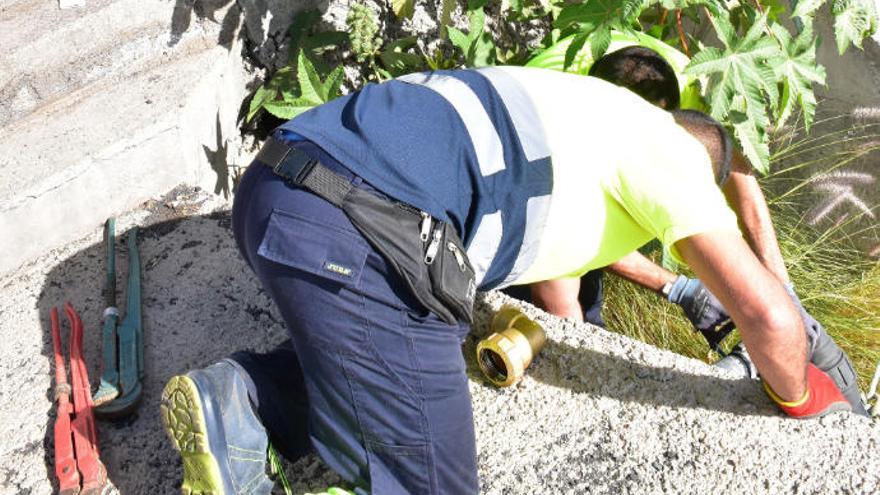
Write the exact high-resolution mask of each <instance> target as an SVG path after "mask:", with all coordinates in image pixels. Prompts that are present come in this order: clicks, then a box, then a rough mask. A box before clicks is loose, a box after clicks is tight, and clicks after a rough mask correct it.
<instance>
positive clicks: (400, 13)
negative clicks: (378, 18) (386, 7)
mask: <svg viewBox="0 0 880 495" xmlns="http://www.w3.org/2000/svg"><path fill="white" fill-rule="evenodd" d="M415 7H416V2H415V0H391V9H392V10H393V11H394V15H396V16H397V18H398V19H412V16H413V13H414V12H415Z"/></svg>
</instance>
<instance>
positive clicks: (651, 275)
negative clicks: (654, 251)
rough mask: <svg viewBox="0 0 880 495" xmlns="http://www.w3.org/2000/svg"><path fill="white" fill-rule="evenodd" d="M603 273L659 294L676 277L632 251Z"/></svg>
mask: <svg viewBox="0 0 880 495" xmlns="http://www.w3.org/2000/svg"><path fill="white" fill-rule="evenodd" d="M605 271H609V272H611V273H613V274H615V275H617V276H618V277H621V278H623V279H626V280H629V281H630V282H633V283H635V284H638V285H641V286H642V287H645V288H646V289H650V290H652V291H654V292H657V293H659V292H660V289H662V288H663V286H664V285H666V284H667V283H669V282H672V281H674V280H675V279H676V277H678V275H676V274H675V273H672V272H670V271H669V270H667V269H665V268H663V267H661V266H660V265H658V264H657V263H654V262H653V261H651V260H650V259H648V258H647V257H645V256H644V255H643V254H642V253H640V252H638V251H633V252H631V253H629V254H628V255H626V256H624V257H623V258H621V259H619V260H618V261H615V262H614V263H612V264H610V265H608V266H606V267H605ZM575 297H577V294H575Z"/></svg>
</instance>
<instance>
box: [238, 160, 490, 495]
mask: <svg viewBox="0 0 880 495" xmlns="http://www.w3.org/2000/svg"><path fill="white" fill-rule="evenodd" d="M308 144H309V143H304V144H303V146H300V147H302V148H303V149H306V150H307V151H308ZM324 158H325V160H323V161H324V162H325V165H327V166H328V167H330V168H331V169H334V170H335V171H337V172H339V173H342V174H343V175H344V176H346V177H347V178H348V179H350V180H351V182H352V183H353V184H354V185H356V186H357V187H364V188H369V189H372V188H371V186H369V185H368V184H366V183H364V182H363V181H362V180H361V179H360V178H359V177H357V176H354V175H353V174H352V173H351V172H349V171H347V169H344V168H342V167H341V166H340V165H339V164H338V163H327V161H328V160H326V157H324ZM331 162H332V161H331ZM372 190H373V191H375V189H372ZM376 192H377V191H376ZM377 193H378V192H377ZM232 218H233V222H232V223H233V230H234V233H235V238H236V241H237V243H238V246H239V249H240V250H241V253H242V255H243V256H244V258H245V260H246V261H247V262H248V264H249V265H250V267H251V268H252V269H253V271H254V272H255V273H256V275H257V277H258V278H259V280H260V282H261V283H262V285H263V287H264V288H265V290H266V291H267V292H268V294H269V296H270V297H271V298H272V300H273V301H274V302H275V304H276V305H277V307H278V310H279V312H280V314H281V316H282V317H283V319H284V321H285V323H286V325H287V327H288V329H289V332H290V342H288V343H287V344H286V345H283V346H281V347H280V348H278V349H277V350H275V351H274V352H271V353H269V354H254V353H249V352H239V353H237V354H236V355H234V356H233V358H234V359H235V360H236V361H237V362H239V363H240V364H241V365H242V367H243V368H244V369H245V370H246V372H247V374H248V375H249V378H250V382H251V383H250V392H251V396H252V400H253V401H254V403H255V404H256V409H257V413H258V414H259V416H260V418H261V420H262V422H263V424H264V425H265V427H266V429H267V431H268V432H269V435H270V438H271V440H272V441H273V443H274V444H275V445H276V446H278V447H279V450H280V451H281V452H282V454H285V455H286V456H289V457H293V458H295V457H298V456H300V455H302V454H304V453H306V452H308V451H310V450H311V449H314V450H315V451H317V453H318V454H319V455H320V456H321V458H322V459H323V460H324V461H325V462H326V463H327V464H328V465H329V466H330V467H331V468H332V469H333V470H335V471H336V472H338V473H339V474H340V475H341V476H342V477H343V478H344V479H345V480H347V481H348V482H350V483H351V484H352V486H353V487H354V488H355V491H356V492H357V493H358V494H366V493H373V494H377V495H396V494H420V495H421V494H444V495H448V494H452V495H455V494H474V493H477V492H478V491H479V487H478V482H477V467H476V446H475V439H474V425H473V412H472V407H471V399H470V394H469V392H468V380H467V376H466V374H465V363H464V359H463V356H462V351H461V343H462V341H463V340H464V337H465V335H466V333H467V331H468V330H469V327H468V326H467V325H464V324H462V325H449V324H446V323H445V322H443V321H442V320H440V319H439V318H437V316H436V315H434V314H433V313H429V312H428V311H427V310H426V309H425V308H424V307H423V306H421V305H420V304H419V303H418V301H417V300H416V299H415V298H414V297H413V296H412V294H411V293H410V292H409V291H408V290H407V289H406V288H405V286H404V284H403V282H402V280H401V279H400V278H399V277H398V276H397V274H396V273H395V272H394V271H393V270H392V269H391V267H390V265H389V264H387V263H386V261H385V260H384V259H383V258H382V256H381V255H380V254H379V253H378V252H377V251H376V250H375V249H373V248H372V247H371V246H370V245H369V243H368V242H367V241H366V240H365V239H364V238H363V237H362V236H361V235H360V233H358V231H357V230H356V229H355V227H354V226H353V225H352V224H351V222H350V221H349V220H348V218H347V217H346V216H345V214H344V213H343V212H342V210H340V209H339V208H337V207H336V206H334V205H332V204H331V203H329V202H327V201H325V200H324V199H322V198H320V197H319V196H317V195H315V194H313V193H312V192H310V191H308V190H305V189H302V188H299V187H296V186H292V185H290V184H288V183H287V182H285V181H284V180H283V179H282V178H280V177H278V176H276V175H275V174H274V173H273V172H272V170H271V169H270V168H268V167H266V166H264V165H262V164H260V163H254V164H252V165H251V166H250V167H249V168H248V170H247V171H246V172H245V174H244V177H243V178H242V181H241V184H240V186H239V190H238V192H237V194H236V198H235V204H234V207H233V215H232Z"/></svg>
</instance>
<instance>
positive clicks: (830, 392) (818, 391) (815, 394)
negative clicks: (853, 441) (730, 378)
mask: <svg viewBox="0 0 880 495" xmlns="http://www.w3.org/2000/svg"><path fill="white" fill-rule="evenodd" d="M764 390H765V391H766V392H767V395H769V396H770V399H772V400H773V402H775V403H776V405H777V406H779V408H780V409H782V412H784V413H785V414H787V415H788V416H790V417H792V418H798V419H808V418H816V417H819V416H824V415H826V414H828V413H832V412H835V411H851V410H852V408H851V407H850V405H849V402H848V401H847V400H846V397H844V396H843V394H841V393H840V390H838V389H837V386H836V385H834V381H832V380H831V378H829V377H828V375H826V374H825V372H823V371H822V370H820V369H819V368H817V367H816V365H814V364H812V363H810V364H809V365H807V391H806V393H805V394H804V397H803V398H801V399H800V400H798V401H795V402H785V401H784V400H782V399H781V398H780V397H779V396H778V395H776V393H775V392H773V390H772V389H771V388H770V385H767V382H764Z"/></svg>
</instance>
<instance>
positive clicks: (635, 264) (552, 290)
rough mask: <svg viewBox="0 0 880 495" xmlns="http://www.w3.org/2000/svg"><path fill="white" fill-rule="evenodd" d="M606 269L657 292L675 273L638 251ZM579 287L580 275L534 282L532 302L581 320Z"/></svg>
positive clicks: (557, 314) (673, 278)
mask: <svg viewBox="0 0 880 495" xmlns="http://www.w3.org/2000/svg"><path fill="white" fill-rule="evenodd" d="M605 270H606V271H610V272H611V273H613V274H615V275H617V276H619V277H622V278H624V279H626V280H629V281H630V282H633V283H636V284H638V285H641V286H642V287H645V288H647V289H650V290H652V291H654V292H657V293H659V292H660V289H662V288H663V286H664V285H666V284H667V283H668V282H672V281H674V280H675V279H676V277H677V275H676V274H675V273H672V272H670V271H669V270H666V269H665V268H663V267H661V266H659V265H657V264H656V263H654V262H653V261H651V260H650V259H648V258H646V257H645V256H644V255H643V254H642V253H640V252H638V251H633V252H632V253H630V254H628V255H626V256H624V257H623V258H622V259H620V260H618V261H616V262H614V263H612V264H611V265H608V266H606V267H605ZM580 287H581V286H580V277H575V278H562V279H557V280H546V281H544V282H535V283H533V284H532V285H531V291H532V302H534V303H535V305H536V306H538V307H539V308H541V309H543V310H544V311H547V312H548V313H551V314H554V315H556V316H560V317H562V318H574V319H576V320H577V321H583V320H584V315H583V308H581V304H580V302H579V301H578V292H579V291H580Z"/></svg>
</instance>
